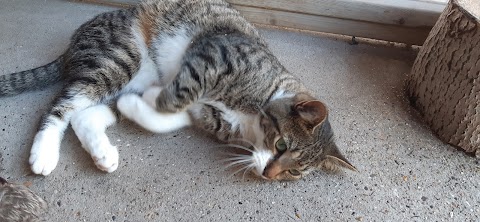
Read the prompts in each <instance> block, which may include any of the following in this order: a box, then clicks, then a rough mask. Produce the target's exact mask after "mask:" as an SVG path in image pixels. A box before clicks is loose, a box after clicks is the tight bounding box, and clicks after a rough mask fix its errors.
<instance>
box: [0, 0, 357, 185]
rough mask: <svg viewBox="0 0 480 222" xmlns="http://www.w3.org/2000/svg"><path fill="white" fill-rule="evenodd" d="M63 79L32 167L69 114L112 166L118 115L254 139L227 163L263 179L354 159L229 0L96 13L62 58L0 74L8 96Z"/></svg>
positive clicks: (243, 141) (233, 141) (0, 87)
mask: <svg viewBox="0 0 480 222" xmlns="http://www.w3.org/2000/svg"><path fill="white" fill-rule="evenodd" d="M58 81H63V82H64V88H63V90H62V91H61V93H60V94H59V95H58V97H57V98H56V99H55V100H54V101H53V105H52V107H51V109H50V110H49V111H48V113H47V114H45V115H44V116H43V118H42V120H41V124H40V127H39V130H38V132H37V134H36V135H35V138H34V141H33V145H32V148H31V152H30V158H29V163H30V165H31V169H32V171H33V172H34V173H36V174H42V175H48V174H50V173H51V172H52V171H53V170H54V168H55V167H56V165H57V163H58V160H59V150H60V141H61V139H62V137H63V133H64V131H65V129H66V128H67V126H68V124H69V123H70V124H71V126H72V128H73V130H74V132H75V134H76V135H77V137H78V139H79V140H80V142H81V144H82V147H84V148H85V150H86V151H87V152H88V153H89V154H90V155H91V156H92V159H93V160H94V162H95V164H96V166H97V167H98V168H99V169H100V170H103V171H106V172H113V171H115V170H116V169H117V167H118V159H119V154H118V150H117V148H116V147H115V146H113V145H112V144H111V143H110V141H109V139H108V137H107V136H106V134H105V130H106V128H107V127H109V126H111V125H113V124H114V123H116V122H117V121H118V120H119V119H120V118H121V115H123V116H125V117H127V118H128V119H131V120H133V121H134V122H136V123H138V124H139V125H140V126H142V127H144V128H145V129H147V130H150V131H153V132H158V133H167V132H171V131H174V130H179V129H181V128H183V127H187V126H190V125H195V126H196V127H197V128H198V129H203V130H205V131H207V132H209V133H211V134H213V135H215V136H216V137H217V138H218V139H219V140H221V141H224V142H226V143H227V144H229V146H233V147H238V148H240V149H243V150H247V152H249V153H250V154H248V155H241V154H238V155H237V156H235V157H234V158H231V159H229V160H231V161H233V162H232V163H231V165H240V170H244V171H245V172H247V171H248V172H250V171H251V172H253V173H254V174H255V175H257V176H258V177H260V178H263V179H267V180H296V179H300V178H302V177H304V176H305V175H307V174H308V173H309V172H311V171H312V170H315V169H320V168H327V169H337V167H338V166H341V167H345V168H348V169H351V170H356V168H355V167H354V166H353V165H352V164H350V162H349V161H348V160H347V159H346V158H345V157H344V156H343V155H342V154H341V152H340V151H339V149H338V147H337V146H336V145H335V142H334V135H333V130H332V129H331V126H330V123H329V121H328V111H327V107H326V106H325V104H324V103H323V102H321V101H319V100H318V99H316V98H315V97H314V96H313V94H312V92H311V91H310V90H308V89H307V88H306V87H305V86H304V85H303V84H302V83H301V82H300V81H299V80H298V79H297V78H296V77H294V76H293V75H291V74H290V73H289V71H287V70H286V69H285V68H284V67H283V66H282V65H281V64H280V62H279V61H278V59H277V58H276V57H275V56H274V55H273V54H272V52H271V51H270V50H269V49H268V46H267V43H266V42H265V41H264V39H263V38H262V37H261V36H260V34H259V33H258V31H257V30H256V28H255V27H254V26H253V25H252V24H250V23H249V22H247V21H246V20H245V19H244V18H243V17H242V16H241V15H240V14H239V12H238V11H237V10H235V9H234V8H232V7H231V6H230V5H229V4H228V3H227V2H225V1H223V0H163V1H155V0H146V1H143V2H141V3H140V4H139V5H137V6H134V7H132V8H128V9H121V10H117V11H113V12H107V13H103V14H100V15H98V16H97V17H95V18H93V19H92V20H90V21H88V22H86V23H85V24H83V25H82V26H81V27H80V28H78V29H77V30H76V31H75V33H74V34H73V36H72V38H71V43H70V45H69V47H68V49H67V50H66V52H65V53H64V54H63V55H61V56H60V57H58V59H56V60H55V61H54V62H52V63H50V64H47V65H45V66H42V67H39V68H34V69H32V70H28V71H23V72H19V73H13V74H8V75H2V76H0V96H11V95H15V94H18V93H21V92H23V91H27V90H34V89H42V88H44V87H46V86H47V85H50V84H53V83H55V82H58ZM141 94H143V98H142V97H140V96H139V95H141ZM117 100H118V101H117ZM117 109H118V110H117ZM118 111H119V112H120V113H121V114H120V113H119V112H118Z"/></svg>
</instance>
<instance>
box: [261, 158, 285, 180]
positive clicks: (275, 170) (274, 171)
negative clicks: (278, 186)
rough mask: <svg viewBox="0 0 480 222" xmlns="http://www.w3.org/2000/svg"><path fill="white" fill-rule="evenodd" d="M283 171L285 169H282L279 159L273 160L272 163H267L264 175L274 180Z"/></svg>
mask: <svg viewBox="0 0 480 222" xmlns="http://www.w3.org/2000/svg"><path fill="white" fill-rule="evenodd" d="M282 171H283V170H282V167H281V165H280V164H279V163H278V162H277V161H272V162H270V164H268V165H267V167H265V169H264V170H263V174H262V176H264V177H266V178H268V179H270V180H273V179H275V178H276V177H277V175H278V174H280V173H281V172H282Z"/></svg>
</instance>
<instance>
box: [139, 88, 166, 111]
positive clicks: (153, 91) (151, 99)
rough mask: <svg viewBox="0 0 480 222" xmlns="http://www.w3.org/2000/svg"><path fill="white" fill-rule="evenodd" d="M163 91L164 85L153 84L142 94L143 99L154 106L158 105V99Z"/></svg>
mask: <svg viewBox="0 0 480 222" xmlns="http://www.w3.org/2000/svg"><path fill="white" fill-rule="evenodd" d="M161 91H162V87H160V86H151V87H149V88H148V89H147V90H145V92H144V93H143V95H142V99H143V100H144V101H145V102H147V104H148V105H149V106H151V107H153V108H155V107H157V104H156V100H157V97H158V95H159V94H160V92H161Z"/></svg>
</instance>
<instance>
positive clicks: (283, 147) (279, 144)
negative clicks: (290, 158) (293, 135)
mask: <svg viewBox="0 0 480 222" xmlns="http://www.w3.org/2000/svg"><path fill="white" fill-rule="evenodd" d="M275 147H276V148H277V150H278V152H284V151H285V150H287V144H285V140H283V138H280V139H279V140H277V142H276V143H275Z"/></svg>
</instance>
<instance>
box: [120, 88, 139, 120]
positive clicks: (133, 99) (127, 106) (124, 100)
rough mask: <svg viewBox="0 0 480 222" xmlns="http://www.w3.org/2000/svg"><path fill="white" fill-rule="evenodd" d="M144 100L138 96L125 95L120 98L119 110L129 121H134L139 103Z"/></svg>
mask: <svg viewBox="0 0 480 222" xmlns="http://www.w3.org/2000/svg"><path fill="white" fill-rule="evenodd" d="M141 100H142V98H140V96H138V95H136V94H125V95H122V96H120V98H119V99H118V101H117V108H118V110H119V111H120V113H122V115H124V116H126V117H127V118H129V119H132V118H133V117H135V115H137V112H138V101H141Z"/></svg>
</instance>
